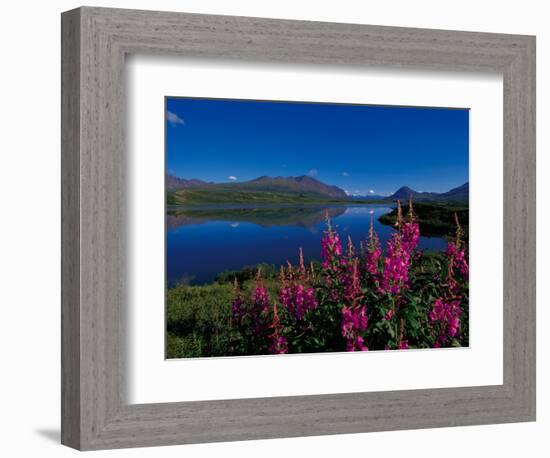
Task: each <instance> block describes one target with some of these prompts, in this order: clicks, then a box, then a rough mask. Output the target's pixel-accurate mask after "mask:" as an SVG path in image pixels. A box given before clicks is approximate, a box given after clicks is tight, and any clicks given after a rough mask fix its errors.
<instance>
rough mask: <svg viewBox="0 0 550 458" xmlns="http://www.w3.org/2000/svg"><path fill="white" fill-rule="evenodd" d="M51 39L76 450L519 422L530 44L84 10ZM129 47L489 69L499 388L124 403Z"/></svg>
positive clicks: (67, 395)
mask: <svg viewBox="0 0 550 458" xmlns="http://www.w3.org/2000/svg"><path fill="white" fill-rule="evenodd" d="M61 37H62V430H61V431H62V432H61V437H62V443H63V444H65V445H68V446H70V447H74V448H77V449H80V450H90V449H106V448H119V447H141V446H155V445H168V444H184V443H198V442H216V441H233V440H244V439H265V438H279V437H294V436H310V435H323V434H340V433H359V432H368V431H383V430H399V429H414V428H432V427H443V426H458V425H474V424H487V423H507V422H521V421H532V420H534V419H535V38H534V37H532V36H521V35H503V34H491V33H473V32H456V31H444V30H426V29H410V28H399V27H381V26H367V25H355V24H332V23H320V22H306V21H289V20H271V19H258V18H248V17H229V16H210V15H197V14H185V13H173V12H153V11H133V10H120V9H107V8H91V7H83V8H78V9H75V10H72V11H68V12H65V13H63V15H62V34H61ZM134 53H160V54H172V55H178V56H193V57H208V58H225V59H247V60H261V61H270V62H287V63H298V64H299V63H321V64H323V63H326V64H342V65H355V66H373V65H375V66H385V67H405V68H418V69H442V70H448V71H460V70H467V71H480V72H496V73H500V74H502V75H503V81H504V94H503V96H504V151H503V154H504V334H503V335H504V347H503V348H504V355H503V358H504V359H503V364H504V374H503V382H504V383H503V384H502V385H495V386H473V387H462V388H442V389H421V390H406V391H385V392H366V393H350V394H326V395H311V396H291V397H274V398H261V399H257V398H255V399H235V400H224V401H197V402H181V403H165V404H141V405H131V404H128V402H127V400H126V394H125V386H126V381H125V377H126V375H125V361H124V348H125V347H124V346H125V345H126V343H125V334H126V326H125V323H124V317H125V313H124V311H125V307H126V300H127V297H126V291H125V279H126V253H127V244H126V240H125V238H124V233H125V227H126V226H125V225H126V224H127V223H126V210H125V199H126V197H127V196H126V192H127V191H126V182H125V179H126V171H125V163H126V155H125V119H124V117H125V106H126V105H125V87H124V81H125V79H124V66H125V55H127V54H134ZM159 157H160V156H159ZM161 308H162V307H161ZM182 389H184V387H182Z"/></svg>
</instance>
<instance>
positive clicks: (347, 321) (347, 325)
mask: <svg viewBox="0 0 550 458" xmlns="http://www.w3.org/2000/svg"><path fill="white" fill-rule="evenodd" d="M367 325H368V316H367V308H366V307H365V306H360V307H344V308H342V323H341V330H342V336H343V337H344V340H345V341H346V351H356V350H359V351H367V350H368V347H367V346H365V345H364V339H363V336H361V333H362V332H365V331H366V330H367Z"/></svg>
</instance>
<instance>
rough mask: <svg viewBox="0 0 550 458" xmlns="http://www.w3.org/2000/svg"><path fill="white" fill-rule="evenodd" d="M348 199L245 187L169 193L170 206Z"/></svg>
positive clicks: (195, 189)
mask: <svg viewBox="0 0 550 458" xmlns="http://www.w3.org/2000/svg"><path fill="white" fill-rule="evenodd" d="M347 201H348V199H345V198H337V197H330V196H326V195H322V194H316V193H304V192H293V191H287V192H284V191H280V190H275V189H273V190H269V189H263V190H262V189H254V187H252V186H243V185H225V186H224V185H216V186H211V187H202V188H199V187H195V188H189V189H180V190H179V191H174V192H169V193H168V197H167V203H168V205H202V204H233V203H235V204H239V203H246V204H267V203H302V204H303V203H330V202H347Z"/></svg>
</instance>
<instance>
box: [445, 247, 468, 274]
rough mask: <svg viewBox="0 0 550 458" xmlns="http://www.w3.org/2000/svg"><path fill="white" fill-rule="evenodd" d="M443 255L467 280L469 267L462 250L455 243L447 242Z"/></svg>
mask: <svg viewBox="0 0 550 458" xmlns="http://www.w3.org/2000/svg"><path fill="white" fill-rule="evenodd" d="M445 254H446V255H447V257H448V258H450V259H452V262H453V265H454V266H456V268H457V269H458V271H459V272H460V274H461V275H462V277H463V278H466V279H467V278H468V272H469V267H468V261H467V260H466V255H465V253H464V250H461V249H460V248H459V247H458V245H456V243H454V242H449V243H448V244H447V251H446V252H445Z"/></svg>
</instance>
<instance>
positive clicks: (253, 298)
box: [62, 7, 535, 450]
mask: <svg viewBox="0 0 550 458" xmlns="http://www.w3.org/2000/svg"><path fill="white" fill-rule="evenodd" d="M62 242H63V243H62V247H63V248H62V442H63V443H64V444H65V445H68V446H70V447H74V448H77V449H80V450H89V449H105V448H120V447H139V446H153V445H168V444H185V443H197V442H214V441H232V440H246V439H260V438H277V437H293V436H307V435H322V434H340V433H356V432H369V431H382V430H397V429H412V428H431V427H441V426H455V425H471V424H486V423H504V422H520V421H533V420H534V419H535V39H534V37H530V36H518V35H503V34H488V33H474V32H456V31H443V30H425V29H405V28H396V27H380V26H367V25H355V24H332V23H318V22H304V21H287V20H271V19H258V18H244V17H227V16H209V15H196V14H185V13H171V12H152V11H133V10H119V9H105V8H90V7H83V8H79V9H76V10H72V11H69V12H66V13H63V15H62Z"/></svg>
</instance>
